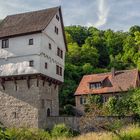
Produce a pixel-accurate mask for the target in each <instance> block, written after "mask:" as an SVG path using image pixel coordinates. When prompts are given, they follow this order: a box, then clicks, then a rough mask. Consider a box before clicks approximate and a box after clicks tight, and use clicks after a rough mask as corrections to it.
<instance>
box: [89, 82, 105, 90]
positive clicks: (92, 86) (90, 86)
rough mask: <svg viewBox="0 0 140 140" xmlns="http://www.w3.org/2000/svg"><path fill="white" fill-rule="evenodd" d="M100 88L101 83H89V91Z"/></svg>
mask: <svg viewBox="0 0 140 140" xmlns="http://www.w3.org/2000/svg"><path fill="white" fill-rule="evenodd" d="M101 87H102V84H101V82H96V83H89V88H90V89H99V88H101Z"/></svg>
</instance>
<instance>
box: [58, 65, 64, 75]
mask: <svg viewBox="0 0 140 140" xmlns="http://www.w3.org/2000/svg"><path fill="white" fill-rule="evenodd" d="M62 70H63V68H62V67H60V66H58V65H56V74H57V75H60V76H62V75H63V72H62Z"/></svg>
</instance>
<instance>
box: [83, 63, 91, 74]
mask: <svg viewBox="0 0 140 140" xmlns="http://www.w3.org/2000/svg"><path fill="white" fill-rule="evenodd" d="M82 68H83V73H84V74H92V72H93V66H92V65H91V64H90V63H85V64H84V65H83V67H82Z"/></svg>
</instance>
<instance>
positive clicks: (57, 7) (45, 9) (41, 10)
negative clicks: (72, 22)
mask: <svg viewBox="0 0 140 140" xmlns="http://www.w3.org/2000/svg"><path fill="white" fill-rule="evenodd" d="M60 7H61V6H56V7H50V8H44V9H40V10H33V11H28V12H23V13H17V14H12V15H7V16H6V17H10V16H17V15H23V14H30V13H34V12H43V11H48V10H51V9H59V8H60Z"/></svg>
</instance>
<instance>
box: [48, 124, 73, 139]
mask: <svg viewBox="0 0 140 140" xmlns="http://www.w3.org/2000/svg"><path fill="white" fill-rule="evenodd" d="M51 134H52V137H54V138H58V137H72V131H71V130H70V128H68V127H67V126H66V125H65V124H58V125H55V126H54V128H53V129H52V132H51Z"/></svg>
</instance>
